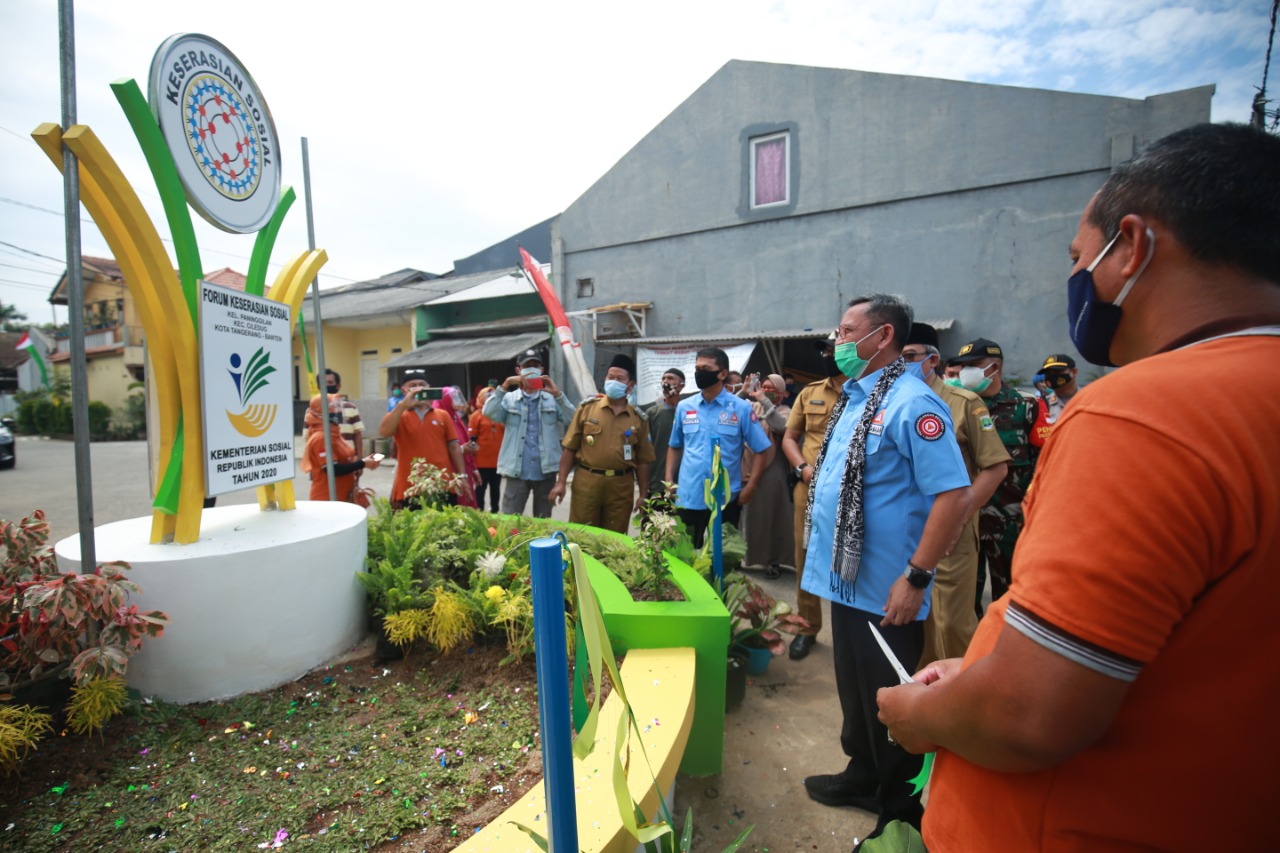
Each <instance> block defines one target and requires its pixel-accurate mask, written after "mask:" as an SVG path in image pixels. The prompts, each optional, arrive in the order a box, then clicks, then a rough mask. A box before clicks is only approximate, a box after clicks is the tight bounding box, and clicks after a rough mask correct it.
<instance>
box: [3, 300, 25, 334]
mask: <svg viewBox="0 0 1280 853" xmlns="http://www.w3.org/2000/svg"><path fill="white" fill-rule="evenodd" d="M26 319H27V315H26V314H23V313H22V312H21V311H19V310H18V309H17V308H15V307H14V306H12V305H6V304H4V303H3V302H0V328H3V329H4V331H6V332H22V331H26V328H27V326H28V325H29V324H28V323H25V322H23V321H25V320H26Z"/></svg>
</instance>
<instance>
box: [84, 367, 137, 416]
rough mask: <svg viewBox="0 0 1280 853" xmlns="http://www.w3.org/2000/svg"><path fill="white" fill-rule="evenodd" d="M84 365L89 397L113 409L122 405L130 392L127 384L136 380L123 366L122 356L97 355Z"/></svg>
mask: <svg viewBox="0 0 1280 853" xmlns="http://www.w3.org/2000/svg"><path fill="white" fill-rule="evenodd" d="M85 367H86V372H85V375H86V377H87V379H88V386H89V399H90V400H100V401H101V402H103V403H106V404H107V405H108V406H110V407H111V408H112V410H113V411H114V410H115V409H119V408H120V407H121V406H123V405H124V400H125V397H127V396H129V394H130V393H131V391H130V389H129V386H130V385H132V384H133V383H135V382H137V380H136V379H134V378H133V376H131V375H130V373H129V370H128V368H127V367H125V362H124V356H123V355H102V356H97V357H96V358H91V359H89V361H88V363H87V364H86V365H85ZM138 393H141V391H139V392H138Z"/></svg>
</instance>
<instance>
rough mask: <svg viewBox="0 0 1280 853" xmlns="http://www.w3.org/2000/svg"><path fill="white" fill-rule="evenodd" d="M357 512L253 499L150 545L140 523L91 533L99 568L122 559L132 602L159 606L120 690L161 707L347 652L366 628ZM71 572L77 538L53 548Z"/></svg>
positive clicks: (229, 691)
mask: <svg viewBox="0 0 1280 853" xmlns="http://www.w3.org/2000/svg"><path fill="white" fill-rule="evenodd" d="M366 520H367V516H366V513H365V511H364V509H362V508H360V507H358V506H356V505H354V504H349V503H329V502H327V501H299V502H298V508H297V509H296V510H292V511H290V512H262V511H260V510H259V509H258V507H257V505H256V504H247V505H240V506H220V507H214V508H212V509H206V510H205V511H204V514H203V518H202V521H201V525H200V528H201V529H200V539H199V541H197V542H193V543H192V544H190V545H151V544H149V543H148V541H147V540H148V538H149V536H150V531H151V519H150V518H132V519H128V520H127V521H117V522H115V523H113V524H106V525H103V526H102V527H99V528H97V529H96V530H95V531H94V533H95V542H96V552H97V559H98V562H100V563H105V562H108V561H111V560H124V561H126V562H128V563H129V564H130V565H131V566H132V569H131V570H130V571H129V572H127V575H128V576H129V578H130V580H133V581H134V582H135V583H137V584H138V586H139V587H141V589H142V592H141V594H140V595H136V596H133V597H132V598H131V599H130V603H132V604H136V605H138V609H139V610H163V611H164V612H166V613H168V614H169V619H170V624H169V627H168V628H166V629H165V632H164V636H163V637H160V638H159V639H149V640H146V641H144V642H143V646H142V651H140V652H138V653H137V654H136V655H134V656H133V657H132V658H131V659H130V661H129V673H128V681H129V686H130V687H133V688H135V689H137V690H138V691H139V692H141V693H142V695H144V696H155V697H157V698H159V699H164V700H166V701H169V702H182V703H186V702H202V701H206V700H211V699H225V698H228V697H231V696H238V695H240V694H242V693H250V692H253V691H257V690H267V689H270V688H272V687H276V686H277V685H280V684H283V683H285V682H287V681H291V680H293V679H295V678H297V677H298V676H300V675H302V674H303V673H305V672H307V671H308V670H311V669H314V668H315V667H316V666H319V665H320V664H321V663H324V662H325V661H327V660H329V659H331V658H333V657H335V656H336V655H338V654H341V653H342V652H344V651H346V650H347V649H348V648H350V647H351V646H352V645H353V644H355V643H357V642H359V641H360V638H361V637H362V636H363V634H364V630H365V609H364V602H365V593H364V589H363V588H362V587H361V586H360V583H359V581H357V580H356V577H355V575H356V572H358V571H360V569H361V568H363V566H364V559H365V552H366V547H367V536H366V531H365V525H366ZM55 553H56V555H57V558H58V565H59V567H60V568H61V569H62V570H63V571H68V572H78V571H79V570H80V536H79V535H78V534H77V535H75V536H70V537H68V538H66V539H63V540H62V541H61V542H59V543H58V544H57V546H56V548H55Z"/></svg>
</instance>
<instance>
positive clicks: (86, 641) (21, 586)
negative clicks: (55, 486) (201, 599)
mask: <svg viewBox="0 0 1280 853" xmlns="http://www.w3.org/2000/svg"><path fill="white" fill-rule="evenodd" d="M0 546H2V547H3V548H4V562H3V563H0V688H6V689H7V688H9V687H10V686H11V685H12V684H14V683H15V682H21V681H25V680H28V679H33V678H36V677H37V676H40V675H41V674H42V673H46V672H48V671H50V670H59V669H63V668H66V667H69V668H70V671H71V675H72V678H73V679H74V681H75V683H76V684H79V685H83V684H85V683H87V682H88V681H90V680H92V679H93V678H106V677H112V676H122V675H123V674H124V672H125V668H126V666H127V665H128V662H129V656H130V655H132V654H133V653H134V652H136V651H138V649H140V648H141V647H142V641H143V639H144V638H146V637H159V636H160V635H161V634H162V633H163V632H164V626H165V625H167V624H168V622H169V617H168V616H166V615H165V614H164V613H162V612H160V611H158V610H153V611H151V612H149V613H143V612H141V611H139V610H138V608H137V606H136V605H131V604H129V603H128V599H129V595H130V594H131V593H136V592H137V591H138V587H137V586H136V585H135V584H134V583H133V582H132V581H129V580H128V579H126V578H125V576H124V574H123V571H124V570H126V569H128V568H129V566H128V564H126V563H104V564H102V565H100V566H98V567H97V569H95V570H94V571H93V572H90V573H88V574H83V575H77V574H74V573H65V574H64V573H60V572H58V568H57V563H56V561H55V560H54V558H53V552H52V548H51V547H50V545H49V524H48V522H46V521H45V520H44V513H43V512H42V511H41V510H36V511H35V512H34V513H33V514H32V515H31V516H29V517H28V518H24V519H23V520H22V521H21V522H18V523H17V524H15V523H13V522H8V521H4V522H0Z"/></svg>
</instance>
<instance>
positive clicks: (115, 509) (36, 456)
mask: <svg viewBox="0 0 1280 853" xmlns="http://www.w3.org/2000/svg"><path fill="white" fill-rule="evenodd" d="M296 441H297V443H298V444H299V445H300V444H301V440H300V439H296ZM89 455H90V460H91V462H92V478H93V483H92V485H93V524H94V526H95V527H98V526H101V525H103V524H109V523H111V522H113V521H122V520H124V519H126V518H138V517H140V516H149V515H150V514H151V492H150V488H149V487H148V476H147V444H146V442H145V441H105V442H95V443H93V444H91V445H90V451H89ZM299 455H300V454H299ZM394 476H395V460H387V464H385V465H383V466H381V467H379V468H378V470H376V471H366V472H365V473H364V474H363V475H362V477H361V483H363V484H364V485H365V486H367V487H370V488H372V489H373V490H374V491H375V492H377V494H378V496H379V497H384V498H385V497H389V496H390V495H391V482H392V480H393V479H394ZM293 488H294V493H295V494H296V495H297V496H298V498H299V499H303V500H305V499H306V497H307V495H308V494H309V492H310V491H311V483H310V479H309V478H308V477H307V475H300V476H297V477H295V478H294V481H293ZM257 500H258V498H257V495H256V493H255V492H254V490H253V489H244V490H242V491H239V492H232V493H231V494H227V495H221V496H219V497H218V505H219V506H225V505H230V504H247V503H256V502H257ZM35 509H43V510H44V511H45V516H46V517H47V518H48V519H49V523H50V524H51V525H52V526H53V538H54V540H55V541H57V540H60V539H63V538H65V537H67V536H71V535H73V534H74V533H76V532H78V531H79V527H80V526H79V511H78V510H77V503H76V468H75V448H74V446H73V445H72V444H71V442H69V441H52V440H49V439H43V438H29V437H25V436H21V437H19V438H18V464H17V466H15V467H14V468H10V469H7V470H3V471H0V519H8V520H13V521H17V520H18V519H20V518H22V517H23V516H25V515H29V514H30V513H31V512H32V511H33V510H35ZM553 515H554V517H556V518H559V519H561V520H567V519H568V517H569V503H568V501H565V502H564V503H563V504H562V505H561V506H558V507H556V508H555V512H554V513H553ZM99 556H100V557H102V558H103V559H109V557H107V556H106V555H99Z"/></svg>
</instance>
